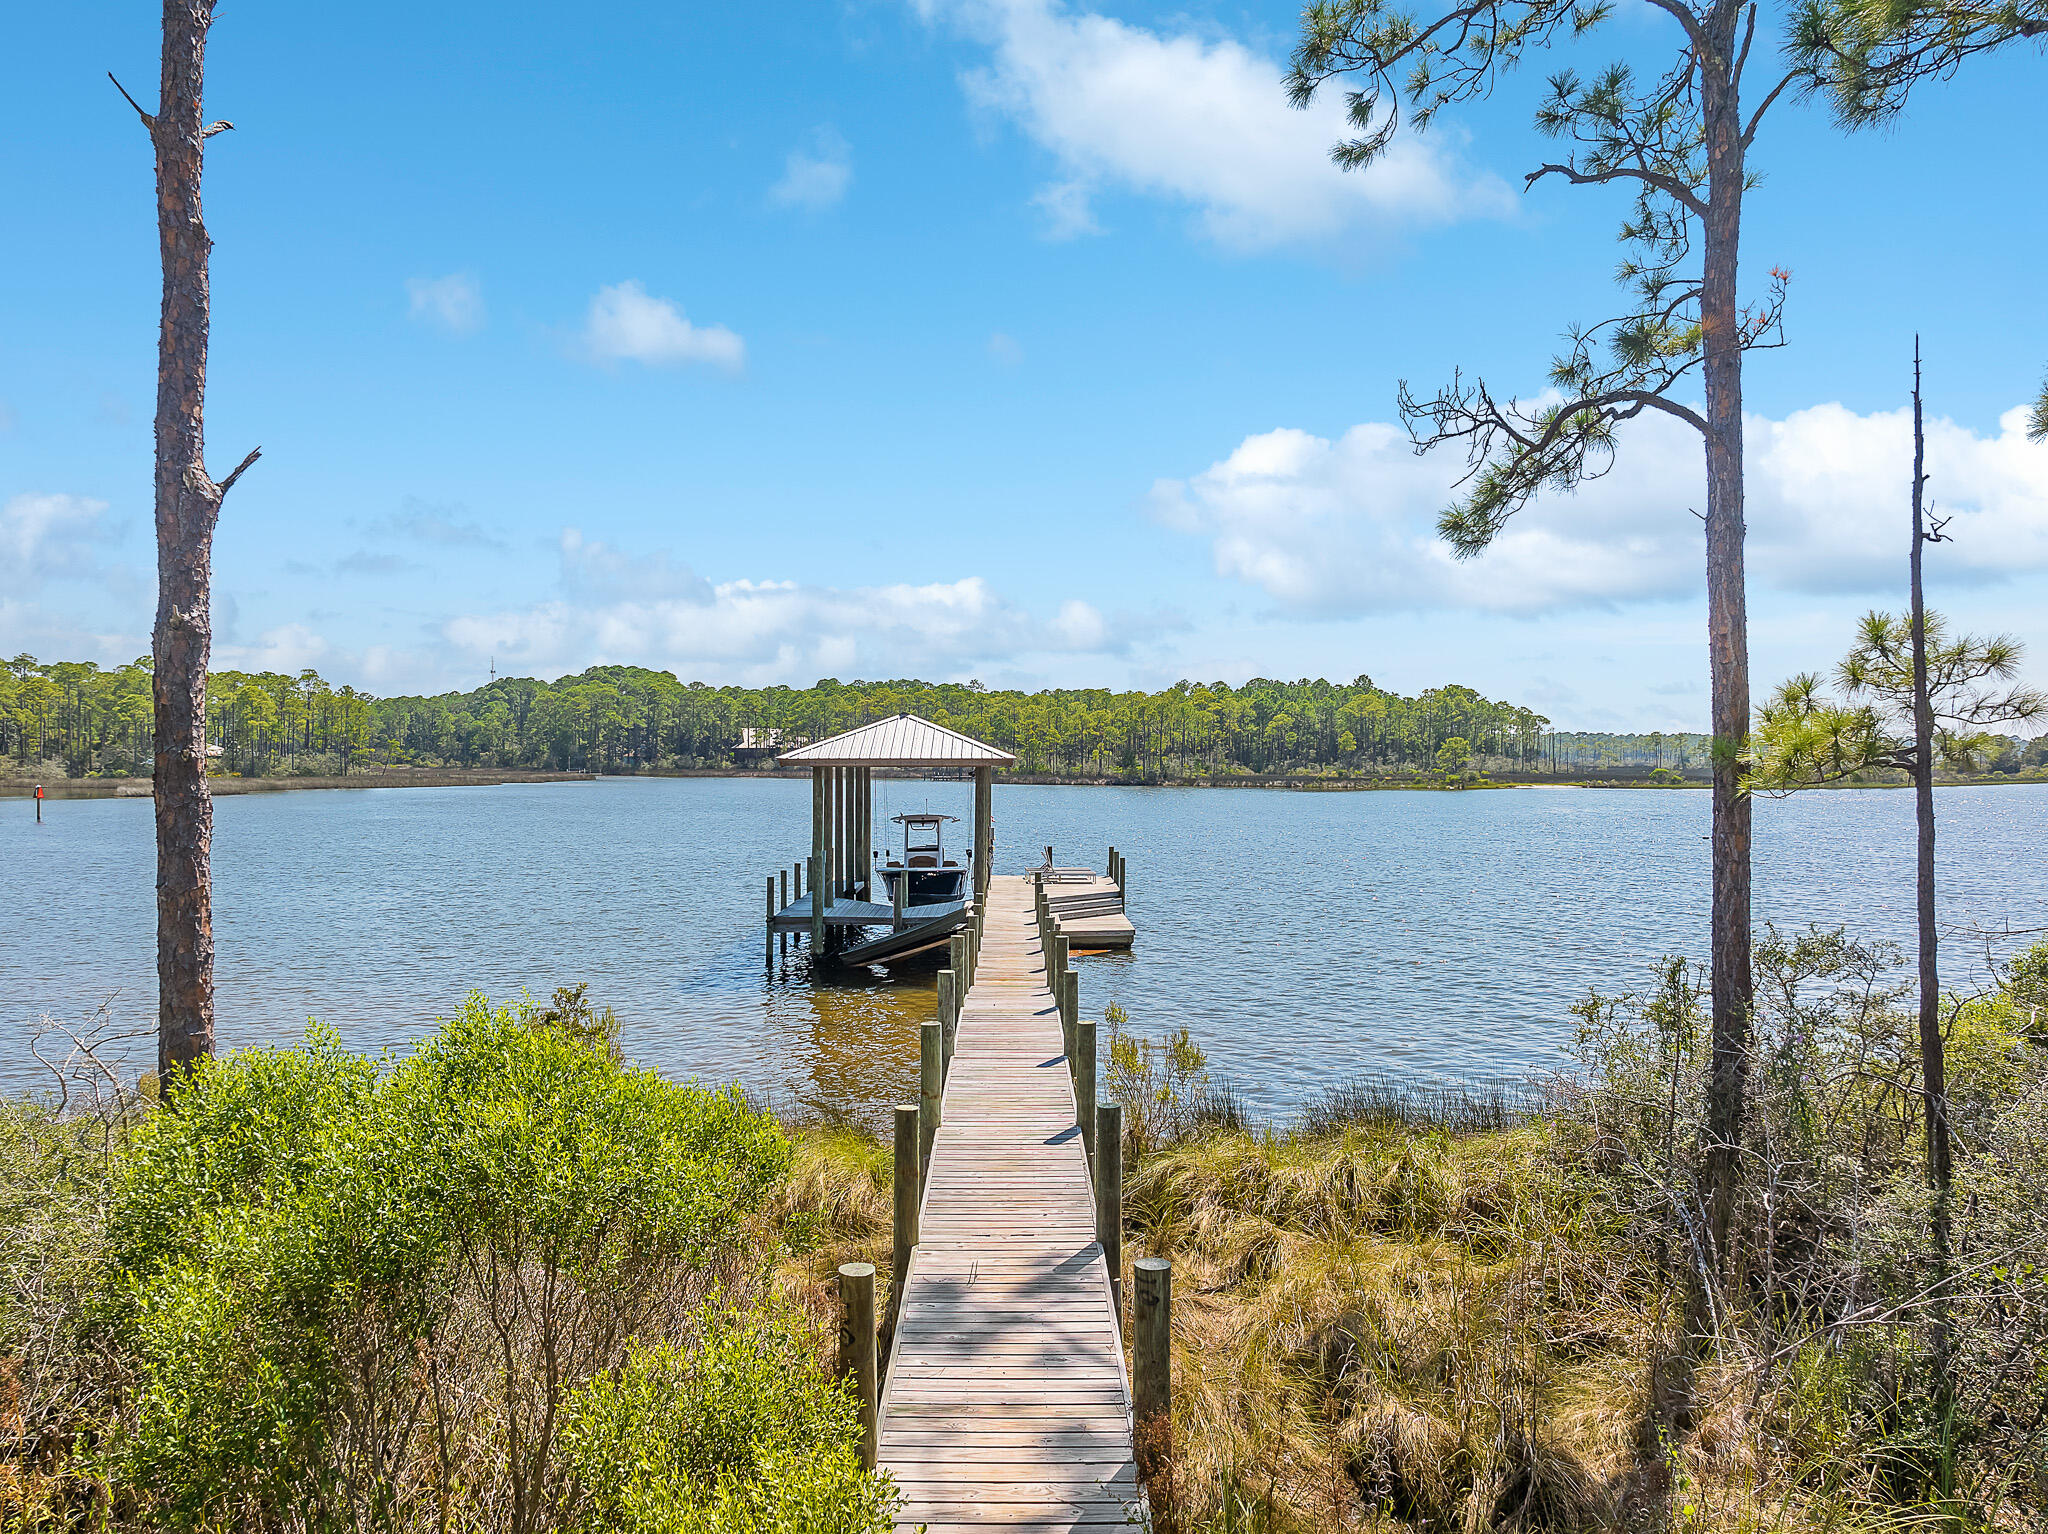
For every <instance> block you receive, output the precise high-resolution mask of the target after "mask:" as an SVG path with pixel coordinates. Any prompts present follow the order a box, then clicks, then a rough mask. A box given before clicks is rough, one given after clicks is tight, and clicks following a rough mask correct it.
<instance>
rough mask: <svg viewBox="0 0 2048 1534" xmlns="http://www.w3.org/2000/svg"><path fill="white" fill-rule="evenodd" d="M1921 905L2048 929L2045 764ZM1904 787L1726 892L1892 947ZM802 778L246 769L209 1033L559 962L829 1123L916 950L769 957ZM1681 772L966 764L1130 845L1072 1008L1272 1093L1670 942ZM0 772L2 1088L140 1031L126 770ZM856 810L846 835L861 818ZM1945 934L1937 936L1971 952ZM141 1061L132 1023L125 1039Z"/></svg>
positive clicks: (1901, 891) (143, 962) (1703, 895)
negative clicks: (1632, 775)
mask: <svg viewBox="0 0 2048 1534" xmlns="http://www.w3.org/2000/svg"><path fill="white" fill-rule="evenodd" d="M971 792H972V790H971V787H970V786H969V785H966V784H960V783H925V782H907V781H904V782H899V781H883V782H877V784H876V785H875V802H876V816H877V819H878V820H880V819H881V818H882V817H885V816H887V815H891V814H896V813H900V812H902V811H905V810H915V809H925V808H931V809H936V810H940V811H943V812H947V813H951V814H955V815H959V816H960V817H962V824H961V825H960V826H958V827H955V828H953V829H954V830H956V831H959V832H962V833H964V832H965V829H966V825H965V821H966V816H967V814H968V810H969V801H970V798H971ZM1938 803H1939V806H1940V816H1941V844H1940V845H1941V855H1942V901H1943V909H1942V917H1943V919H1944V921H1945V922H1947V923H1950V924H1954V925H1958V926H1960V925H1967V924H1977V925H1996V924H2009V925H2013V926H2023V927H2040V926H2044V925H2048V868H2044V865H2043V860H2042V857H2041V852H2042V849H2043V848H2044V846H2048V788H2044V787H2030V786H2022V787H1997V788H1958V789H1945V790H1943V791H1942V792H1941V793H1940V795H1939V797H1938ZM1912 815H1913V806H1912V800H1911V798H1910V797H1909V796H1908V795H1907V794H1905V793H1903V792H1896V791H1868V792H1865V791H1838V792H1832V793H1814V794H1807V795H1803V796H1801V797H1799V798H1796V799H1793V800H1788V801H1782V802H1774V803H1760V804H1759V805H1758V806H1757V870H1756V873H1757V879H1756V884H1757V901H1758V913H1759V919H1760V921H1761V920H1773V921H1776V922H1778V923H1780V924H1804V923H1807V922H1821V923H1827V924H1836V923H1847V924H1848V925H1849V926H1850V927H1851V928H1852V930H1854V931H1855V932H1857V933H1859V934H1862V935H1866V936H1879V937H1890V938H1893V939H1896V940H1898V941H1900V942H1905V943H1910V940H1911V921H1912V886H1911V877H1912V862H1911V858H1912ZM808 816H809V785H808V783H807V782H797V781H776V780H766V779H637V780H636V779H611V780H601V781H598V782H593V783H557V784H534V785H512V786H505V787H497V788H441V789H380V790H377V789H373V790H364V791H307V792H294V793H275V794H253V795H243V796H235V797H229V798H223V799H221V800H219V801H218V802H217V804H216V806H215V817H216V827H215V842H214V876H215V933H216V942H217V946H218V983H219V1041H220V1044H221V1046H222V1047H223V1048H229V1047H233V1046H236V1045H244V1044H254V1043H260V1042H274V1041H284V1040H291V1039H294V1038H296V1037H297V1036H298V1035H299V1034H300V1033H301V1031H302V1030H303V1028H304V1025H305V1021H306V1019H307V1018H308V1017H318V1018H319V1019H321V1020H322V1021H323V1022H326V1023H329V1024H332V1025H333V1026H334V1027H336V1028H337V1029H339V1030H340V1032H341V1034H342V1036H343V1038H344V1039H345V1040H346V1041H347V1043H348V1044H349V1045H351V1046H352V1047H355V1048H359V1049H365V1050H378V1049H382V1048H384V1047H387V1046H393V1047H396V1046H403V1045H404V1044H406V1043H408V1042H409V1041H411V1040H413V1039H415V1038H417V1037H418V1036H419V1035H420V1034H421V1033H423V1032H424V1031H426V1029H427V1028H428V1027H429V1026H430V1024H431V1022H432V1020H433V1019H434V1018H435V1017H437V1016H442V1015H445V1014H447V1013H448V1012H449V1011H450V1010H452V1009H453V1008H454V1007H456V1006H457V1005H458V1004H459V1003H460V1001H461V999H462V997H463V995H464V993H465V992H467V991H468V990H470V989H471V988H472V987H478V988H481V989H483V990H485V991H486V992H488V993H489V994H490V995H492V996H493V997H511V996H516V995H517V994H518V993H519V992H520V991H521V990H522V989H523V990H526V991H529V992H531V993H532V994H533V995H535V996H537V997H542V998H545V997H546V996H547V995H548V994H549V993H550V992H551V991H552V990H553V989H554V988H555V987H556V986H557V985H561V984H565V983H573V982H576V981H588V982H589V984H590V988H591V993H592V995H593V997H594V998H596V999H598V1000H600V1001H603V1002H607V1003H610V1004H611V1005H612V1006H614V1007H615V1008H616V1009H617V1011H618V1014H619V1017H620V1019H621V1021H622V1024H623V1035H622V1037H623V1044H624V1047H625V1049H626V1052H627V1054H628V1055H629V1056H630V1057H631V1058H633V1059H634V1060H636V1061H639V1062H641V1063H643V1064H646V1065H650V1066H654V1067H657V1068H659V1069H661V1070H663V1071H665V1072H668V1073H670V1074H671V1075H674V1076H678V1077H688V1076H698V1077H702V1078H705V1079H707V1080H716V1081H727V1080H734V1079H737V1080H740V1081H743V1082H744V1083H746V1084H747V1085H748V1086H749V1087H750V1088H752V1089H754V1090H757V1091H760V1092H763V1093H766V1094H770V1095H772V1096H774V1097H777V1098H780V1099H783V1100H785V1101H786V1100H788V1099H789V1098H790V1097H795V1098H797V1099H800V1100H805V1101H809V1102H813V1103H817V1104H819V1105H822V1106H830V1107H833V1108H837V1109H842V1110H851V1111H854V1112H856V1113H859V1114H862V1115H863V1116H874V1115H875V1114H876V1111H877V1110H878V1109H879V1108H881V1107H882V1106H883V1105H885V1104H887V1103H889V1102H894V1101H901V1100H903V1099H904V1098H905V1097H906V1095H908V1094H910V1093H912V1092H913V1091H914V1085H915V1079H916V1069H917V1068H916V1053H917V1027H918V1024H919V1023H920V1022H921V1021H922V1020H923V1019H924V1018H926V1017H928V1016H930V1015H931V1006H932V980H931V971H930V970H928V969H926V970H923V971H920V972H913V973H909V974H901V975H895V976H890V975H886V974H874V973H870V972H868V971H856V972H853V973H854V976H855V977H856V978H853V979H851V980H849V979H848V978H846V977H845V976H844V975H842V976H839V977H836V978H834V979H832V980H831V981H830V982H829V983H827V984H823V985H817V984H813V982H812V979H811V977H810V975H809V973H808V969H807V966H806V965H805V963H804V961H803V960H802V959H801V958H794V959H793V960H792V961H791V962H790V963H789V964H788V965H787V966H780V965H779V966H778V968H777V970H776V972H775V973H773V974H772V975H771V974H769V973H768V972H767V971H766V970H765V969H764V966H763V961H762V942H761V913H762V878H763V876H764V874H766V873H767V872H768V870H770V869H771V868H777V867H783V866H787V865H788V864H789V863H790V862H791V861H792V860H794V859H795V858H797V857H798V856H800V855H802V854H803V853H804V852H805V851H806V850H807V842H808V837H809V830H808ZM1707 816H1708V799H1707V795H1706V794H1705V793H1703V792H1688V791H1657V790H1637V791H1630V790H1612V789H1606V790H1578V789H1530V790H1520V791H1502V792H1489V793H1431V792H1370V793H1303V792H1288V791H1270V790H1269V791H1260V790H1245V789H1222V790H1216V789H1212V790H1203V789H1144V788H1034V787H1012V786H1001V787H999V788H998V789H997V793H996V817H997V826H996V853H997V861H996V867H997V869H998V871H999V872H1018V871H1021V870H1023V869H1024V868H1025V867H1027V866H1029V865H1032V864H1035V863H1036V862H1037V861H1038V857H1039V849H1040V848H1042V847H1043V846H1044V845H1045V844H1046V843H1048V842H1050V843H1052V844H1053V846H1054V848H1055V850H1056V854H1057V856H1058V858H1059V861H1060V862H1062V863H1064V864H1082V863H1086V864H1090V865H1093V866H1095V867H1097V868H1100V867H1101V866H1102V865H1103V859H1104V854H1105V850H1106V848H1107V847H1108V846H1109V845H1110V844H1112V843H1114V844H1115V845H1116V846H1117V847H1118V848H1120V849H1121V850H1123V852H1124V853H1125V854H1126V855H1127V856H1128V858H1129V861H1130V902H1129V908H1130V915H1131V918H1132V920H1133V921H1134V922H1135V923H1136V924H1137V927H1138V942H1137V946H1136V948H1135V949H1134V950H1133V951H1132V952H1131V953H1130V954H1128V955H1116V956H1111V955H1102V956H1096V957H1089V958H1084V959H1082V960H1080V961H1079V964H1078V967H1079V969H1080V972H1081V997H1082V1005H1083V1006H1084V1008H1086V1009H1087V1010H1088V1011H1089V1012H1090V1013H1091V1014H1095V1015H1099V1014H1100V1011H1101V1009H1102V1007H1103V1006H1104V1005H1105V1004H1107V1003H1109V1002H1112V1001H1114V1002H1118V1003H1121V1004H1122V1005H1123V1006H1124V1007H1126V1008H1127V1009H1128V1010H1129V1012H1130V1014H1131V1018H1132V1021H1133V1024H1134V1025H1135V1026H1137V1027H1138V1028H1140V1029H1141V1030H1144V1031H1148V1032H1158V1031H1162V1030H1164V1029H1167V1028H1169V1027H1175V1026H1178V1025H1180V1024H1183V1023H1185V1024H1187V1025H1188V1026H1190V1027H1191V1028H1193V1029H1194V1031H1195V1034H1196V1037H1197V1039H1198V1041H1199V1042H1201V1043H1202V1044H1203V1046H1204V1047H1205V1048H1206V1049H1207V1050H1208V1051H1209V1054H1210V1058H1211V1062H1212V1065H1213V1067H1214V1068H1215V1069H1216V1071H1217V1072H1218V1073H1219V1074H1222V1075H1226V1076H1228V1077H1229V1078H1231V1079H1232V1080H1233V1081H1235V1082H1237V1083H1238V1084H1239V1085H1240V1086H1241V1087H1243V1088H1244V1089H1245V1090H1246V1092H1247V1094H1248V1096H1250V1098H1251V1099H1252V1100H1253V1102H1254V1103H1255V1104H1256V1105H1257V1106H1258V1107H1259V1108H1260V1109H1261V1110H1262V1111H1268V1112H1274V1113H1279V1112H1284V1111H1286V1110H1287V1109H1289V1108H1290V1107H1292V1106H1294V1105H1296V1104H1297V1103H1299V1102H1300V1101H1301V1100H1302V1099H1303V1098H1305V1097H1307V1096H1309V1095H1311V1094H1312V1093H1313V1092H1314V1091H1315V1090H1316V1089H1317V1088H1318V1087H1319V1086H1321V1085H1322V1084H1324V1083H1326V1082H1330V1081H1333V1080H1336V1079H1340V1078H1342V1077H1345V1076H1350V1075H1356V1074H1359V1073H1362V1072H1386V1073H1392V1074H1395V1075H1401V1076H1409V1077H1414V1078H1419V1079H1432V1080H1442V1079H1472V1078H1480V1079H1487V1078H1497V1077H1501V1076H1513V1075H1517V1074H1521V1073H1526V1072H1528V1071H1532V1070H1541V1069H1544V1068H1547V1067H1549V1066H1551V1065H1554V1064H1555V1063H1557V1062H1558V1060H1559V1058H1560V1057H1559V1049H1560V1046H1561V1044H1562V1043H1563V1042H1564V1041H1565V1040H1566V1039H1567V1038H1568V1037H1569V1033H1570V1029H1569V1016H1568V1012H1567V1008H1568V1007H1569V1006H1570V1004H1571V1003H1572V1002H1573V1001H1574V1000H1576V999H1577V998H1578V997H1580V996H1582V995H1583V994H1584V993H1585V991H1586V989H1587V988H1588V987H1589V986H1593V985H1598V986H1600V987H1602V988H1603V989H1609V990H1613V989H1619V988H1622V987H1626V986H1631V985H1639V984H1641V983H1643V982H1644V981H1645V979H1646V977H1647V975H1648V971H1649V966H1650V964H1651V963H1652V961H1653V960H1654V959H1655V958H1656V956H1657V955H1659V954H1662V953H1666V952H1671V951H1686V952H1692V953H1699V952H1702V951H1703V950H1704V947H1705V928H1706V910H1707V851H1706V841H1705V836H1706V832H1707ZM44 817H45V818H44V824H42V825H41V826H37V825H36V824H35V823H34V813H33V809H32V807H31V805H30V803H29V802H28V801H26V800H19V799H17V800H0V889H4V890H5V892H6V900H5V909H6V911H7V916H6V918H5V926H4V927H0V1088H5V1089H9V1090H19V1089H21V1088H24V1087H28V1086H32V1085H35V1084H36V1083H37V1077H36V1072H35V1069H34V1065H33V1061H32V1060H31V1059H30V1057H29V1054H28V1047H27V1039H28V1030H29V1028H30V1027H31V1025H32V1023H33V1022H34V1020H35V1019H36V1017H37V1016H38V1015H39V1014H44V1013H48V1014H53V1015H56V1016H60V1017H63V1018H66V1019H76V1018H79V1017H82V1016H83V1015H84V1014H86V1013H88V1012H89V1011H91V1010H92V1009H93V1008H94V1007H95V1006H97V1005H98V1004H100V1003H101V1002H103V1001H105V1000H107V998H109V997H110V996H111V997H113V998H114V1000H113V1009H114V1014H115V1016H116V1017H117V1018H118V1019H121V1020H126V1021H130V1022H132V1024H133V1025H134V1026H136V1027H141V1028H147V1027H150V1026H153V1023H154V1018H155V996H156V990H155V987H156V981H155V967H154V958H153V943H154V930H155V913H154V901H153V877H154V855H155V854H154V841H153V834H152V827H151V807H150V804H149V802H148V801H147V800H111V799H96V800H69V801H62V800H60V801H55V802H52V803H50V804H48V805H46V807H45V810H44ZM879 839H880V838H879V836H878V840H879ZM1982 952H1983V949H1982V944H1981V943H1980V942H1977V941H1974V940H1971V939H1969V938H1967V937H1963V936H1958V937H1955V938H1952V939H1951V940H1950V942H1949V953H1948V955H1947V963H1948V965H1949V966H1950V968H1951V969H1952V970H1953V971H1954V972H1955V973H1956V974H1958V975H1962V974H1965V973H1967V972H1972V971H1974V972H1978V973H1981V965H1982ZM146 1051H147V1053H148V1055H149V1057H150V1058H151V1059H153V1046H146Z"/></svg>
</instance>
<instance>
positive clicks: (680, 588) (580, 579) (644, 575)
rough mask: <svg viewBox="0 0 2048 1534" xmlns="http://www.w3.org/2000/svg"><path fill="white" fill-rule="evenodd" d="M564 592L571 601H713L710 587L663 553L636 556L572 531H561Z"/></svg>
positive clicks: (580, 532)
mask: <svg viewBox="0 0 2048 1534" xmlns="http://www.w3.org/2000/svg"><path fill="white" fill-rule="evenodd" d="M561 550H562V587H563V589H564V590H566V591H567V592H569V593H570V594H571V595H572V596H576V597H581V598H585V599H588V600H591V601H597V602H627V601H648V600H655V601H661V600H679V601H685V602H692V603H697V604H699V605H701V604H703V603H705V602H709V601H710V600H711V598H712V593H711V583H710V582H709V581H707V580H705V579H704V578H703V577H702V576H700V575H698V574H697V573H696V572H695V571H693V570H692V569H691V568H690V567H689V566H688V565H683V564H676V563H674V562H673V561H671V560H670V559H669V557H668V555H667V554H666V553H657V554H653V555H645V556H639V557H635V556H633V555H630V554H623V553H621V552H620V551H619V550H617V549H615V548H613V547H612V546H611V545H609V544H606V543H600V542H598V541H596V540H595V539H587V538H585V537H584V536H583V534H582V531H581V530H580V529H578V528H574V527H565V528H563V529H562V538H561Z"/></svg>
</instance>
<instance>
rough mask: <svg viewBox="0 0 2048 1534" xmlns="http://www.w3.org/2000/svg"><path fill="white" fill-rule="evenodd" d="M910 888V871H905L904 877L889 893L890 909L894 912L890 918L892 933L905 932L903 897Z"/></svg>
mask: <svg viewBox="0 0 2048 1534" xmlns="http://www.w3.org/2000/svg"><path fill="white" fill-rule="evenodd" d="M909 888H910V871H909V870H908V869H905V870H904V873H903V877H902V878H900V879H898V880H897V881H896V883H895V884H894V885H893V886H892V887H891V889H890V892H889V908H890V911H891V912H892V915H891V916H890V918H889V930H890V931H891V932H901V931H902V930H903V895H904V892H905V891H906V890H908V889H909Z"/></svg>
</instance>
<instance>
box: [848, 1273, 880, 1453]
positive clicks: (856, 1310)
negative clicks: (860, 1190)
mask: <svg viewBox="0 0 2048 1534" xmlns="http://www.w3.org/2000/svg"><path fill="white" fill-rule="evenodd" d="M839 1374H840V1377H841V1378H842V1379H850V1380H851V1381H852V1382H853V1394H854V1399H855V1400H857V1401H858V1402H859V1403H860V1464H861V1468H862V1469H863V1470H872V1469H874V1468H875V1408H876V1405H877V1403H878V1401H879V1400H880V1392H879V1391H878V1390H877V1388H876V1382H875V1265H874V1264H873V1263H871V1262H843V1263H841V1264H840V1265H839Z"/></svg>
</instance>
